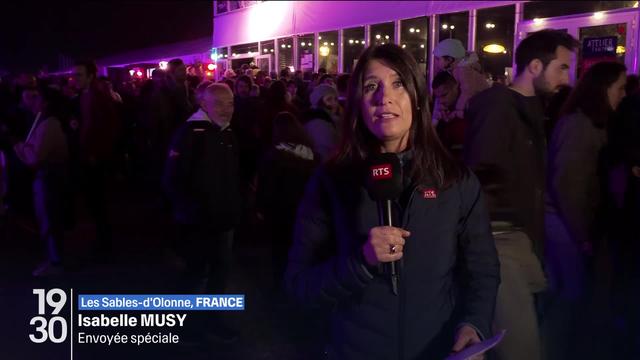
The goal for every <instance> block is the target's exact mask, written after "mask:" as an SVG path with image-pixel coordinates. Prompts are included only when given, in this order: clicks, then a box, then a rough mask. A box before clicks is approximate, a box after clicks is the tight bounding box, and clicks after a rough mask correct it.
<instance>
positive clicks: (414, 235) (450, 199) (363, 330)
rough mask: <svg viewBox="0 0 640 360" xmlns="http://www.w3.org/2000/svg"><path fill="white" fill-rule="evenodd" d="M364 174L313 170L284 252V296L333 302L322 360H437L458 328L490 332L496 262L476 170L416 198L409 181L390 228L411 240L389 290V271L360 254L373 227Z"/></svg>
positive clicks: (374, 208) (418, 193)
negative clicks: (431, 195)
mask: <svg viewBox="0 0 640 360" xmlns="http://www.w3.org/2000/svg"><path fill="white" fill-rule="evenodd" d="M350 168H355V167H354V166H350ZM362 173H364V172H360V171H359V170H355V171H354V170H338V169H336V168H330V167H321V168H320V169H319V171H318V172H317V173H315V174H314V176H313V177H312V178H311V180H310V182H309V184H308V186H307V189H306V192H305V195H304V198H303V200H302V202H301V205H300V208H299V210H298V215H297V220H296V226H295V231H294V244H293V246H292V248H291V250H290V252H289V264H288V268H287V273H286V279H285V280H286V285H287V290H288V291H289V293H290V294H291V295H292V296H294V297H295V298H296V299H297V300H298V301H299V302H300V303H302V304H305V305H309V306H328V307H332V308H333V313H332V319H331V347H330V351H329V357H330V358H331V359H438V360H441V359H443V358H444V357H445V356H446V355H447V354H448V353H449V352H450V350H451V346H452V344H453V338H454V332H455V329H456V328H457V327H458V326H459V325H461V324H463V323H467V324H470V325H472V326H474V327H475V328H476V329H478V330H479V332H480V333H481V336H484V337H487V336H489V335H490V332H491V321H492V317H493V311H494V306H495V298H496V292H497V288H498V284H499V282H500V280H499V277H500V275H499V262H498V258H497V255H496V250H495V246H494V241H493V238H492V236H491V231H490V225H489V217H488V214H487V210H486V207H485V204H484V200H483V195H482V192H481V188H480V184H479V183H478V181H477V179H476V178H475V176H474V175H471V174H469V175H467V176H466V177H465V178H464V179H463V180H461V181H460V182H458V183H456V184H454V185H453V186H451V187H450V188H448V189H447V190H444V191H441V192H439V193H437V198H435V199H434V198H429V196H425V195H424V191H425V190H427V189H429V188H428V187H427V188H425V187H415V186H408V187H407V189H406V194H409V196H406V200H405V201H404V202H405V203H406V210H404V211H402V214H401V216H400V218H402V221H401V224H400V226H398V227H402V228H404V229H406V230H408V231H410V232H411V236H410V237H408V238H407V239H406V245H405V248H404V257H403V259H402V261H401V266H400V267H399V273H400V280H399V290H398V294H399V295H398V296H396V295H394V294H393V293H392V290H391V285H390V281H389V279H388V277H387V276H385V275H384V274H382V273H380V272H378V271H374V270H373V269H370V268H369V267H367V266H366V265H365V263H364V259H363V258H362V254H361V252H360V248H361V246H362V245H363V244H364V243H365V242H366V241H367V238H368V233H369V230H370V229H371V228H373V227H375V226H378V213H377V205H376V203H375V202H374V201H372V200H371V199H370V197H369V196H368V194H367V191H366V189H365V188H364V186H363V185H362V184H363V183H364V182H363V181H360V179H362V176H357V174H362ZM396 206H400V204H399V203H396ZM460 274H466V275H465V276H464V278H465V279H466V281H465V282H461V281H459V280H460V279H461V277H458V276H459V275H460Z"/></svg>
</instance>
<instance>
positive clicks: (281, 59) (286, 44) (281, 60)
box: [277, 37, 293, 72]
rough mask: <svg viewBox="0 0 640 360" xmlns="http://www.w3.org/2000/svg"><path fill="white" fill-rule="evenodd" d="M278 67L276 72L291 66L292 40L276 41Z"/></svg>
mask: <svg viewBox="0 0 640 360" xmlns="http://www.w3.org/2000/svg"><path fill="white" fill-rule="evenodd" d="M277 46H278V67H277V71H278V72H280V70H282V69H284V68H288V67H290V66H291V67H292V66H293V38H290V37H288V38H282V39H278V43H277Z"/></svg>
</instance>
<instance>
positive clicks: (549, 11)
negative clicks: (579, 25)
mask: <svg viewBox="0 0 640 360" xmlns="http://www.w3.org/2000/svg"><path fill="white" fill-rule="evenodd" d="M637 3H638V2H637V1H530V2H526V3H524V12H523V14H522V16H523V18H524V19H525V20H533V19H536V18H548V17H554V16H565V15H574V14H586V13H593V12H596V11H607V10H613V9H620V8H630V7H633V6H634V5H635V4H637Z"/></svg>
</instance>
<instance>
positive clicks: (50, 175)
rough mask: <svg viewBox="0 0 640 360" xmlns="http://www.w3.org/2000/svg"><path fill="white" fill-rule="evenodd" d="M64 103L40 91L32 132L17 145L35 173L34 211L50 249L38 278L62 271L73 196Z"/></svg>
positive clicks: (49, 92)
mask: <svg viewBox="0 0 640 360" xmlns="http://www.w3.org/2000/svg"><path fill="white" fill-rule="evenodd" d="M62 101H63V98H62V94H60V93H59V92H58V91H56V90H53V89H50V88H43V89H42V90H40V91H39V96H38V100H37V105H36V108H37V114H36V119H35V121H34V123H33V125H32V127H31V130H30V131H29V134H28V135H27V136H26V138H25V139H24V141H21V142H18V143H17V144H15V145H14V150H15V152H16V155H17V156H18V158H19V159H20V160H22V161H23V162H24V163H25V164H26V165H27V166H29V167H30V168H32V169H33V171H34V173H35V178H34V181H33V200H34V209H35V214H36V220H37V221H38V228H39V231H40V238H41V239H42V240H43V242H44V243H45V244H46V247H47V261H45V262H44V263H42V264H41V265H40V266H39V267H38V268H37V269H35V270H34V271H33V275H34V276H43V275H52V274H56V273H59V272H60V271H61V270H62V238H63V235H64V224H65V221H64V220H65V218H64V215H65V214H66V213H67V211H66V210H67V208H66V206H65V201H66V200H67V198H68V197H69V195H68V192H67V190H68V188H67V186H68V185H67V182H68V178H69V173H68V170H69V169H68V165H69V164H68V161H69V152H68V147H67V139H66V136H65V134H64V132H63V131H62V126H61V119H60V116H61V115H62V109H61V108H60V107H61V104H62Z"/></svg>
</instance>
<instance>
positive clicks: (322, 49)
mask: <svg viewBox="0 0 640 360" xmlns="http://www.w3.org/2000/svg"><path fill="white" fill-rule="evenodd" d="M338 45H339V44H338V32H337V31H327V32H322V33H319V34H318V49H316V50H317V51H318V68H323V69H325V70H327V73H328V74H337V73H338V48H339V46H338Z"/></svg>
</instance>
